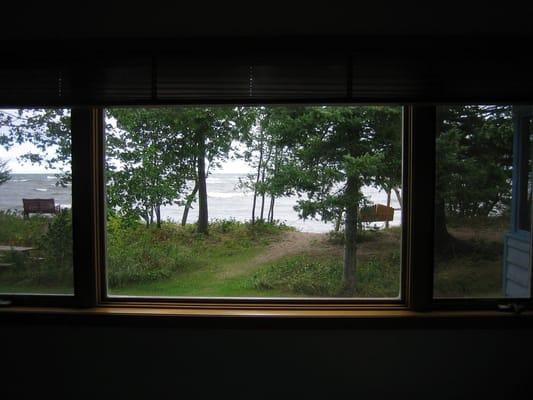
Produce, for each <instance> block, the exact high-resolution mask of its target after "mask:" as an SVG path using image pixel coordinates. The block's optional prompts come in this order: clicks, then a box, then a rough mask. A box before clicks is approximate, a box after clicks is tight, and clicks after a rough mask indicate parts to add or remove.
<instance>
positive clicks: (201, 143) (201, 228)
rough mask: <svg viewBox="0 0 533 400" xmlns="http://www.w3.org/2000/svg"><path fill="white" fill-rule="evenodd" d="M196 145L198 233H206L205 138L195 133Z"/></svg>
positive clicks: (201, 134) (207, 216)
mask: <svg viewBox="0 0 533 400" xmlns="http://www.w3.org/2000/svg"><path fill="white" fill-rule="evenodd" d="M197 146H198V160H197V161H198V162H197V166H198V171H197V173H198V175H197V176H198V233H204V234H207V233H208V223H209V215H208V210H207V183H206V173H205V138H204V135H203V133H199V134H197Z"/></svg>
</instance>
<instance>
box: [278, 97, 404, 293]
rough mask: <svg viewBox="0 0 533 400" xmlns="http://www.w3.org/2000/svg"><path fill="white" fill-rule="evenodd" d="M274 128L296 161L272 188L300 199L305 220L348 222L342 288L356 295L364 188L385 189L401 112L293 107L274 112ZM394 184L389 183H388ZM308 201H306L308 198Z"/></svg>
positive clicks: (284, 168)
mask: <svg viewBox="0 0 533 400" xmlns="http://www.w3.org/2000/svg"><path fill="white" fill-rule="evenodd" d="M270 119H271V121H270V123H271V125H272V126H275V127H276V129H277V130H278V132H279V134H280V137H282V138H283V145H285V146H287V147H289V148H290V149H291V152H292V156H291V157H289V158H288V159H287V160H286V162H285V163H284V164H283V165H282V166H280V168H279V170H278V171H277V173H276V175H275V177H274V178H273V179H272V184H275V185H276V186H277V187H278V188H279V187H283V188H284V190H283V191H284V194H285V195H291V194H293V193H296V194H298V196H299V200H298V202H297V207H296V209H297V211H298V212H299V214H300V216H301V217H302V218H310V217H311V218H318V217H319V218H321V219H322V220H323V221H335V220H336V219H338V218H339V215H341V216H343V218H344V228H345V229H344V235H345V245H344V246H345V247H344V273H343V276H344V285H345V289H346V294H349V295H350V294H353V292H354V289H355V272H356V251H357V243H356V231H357V224H358V211H359V208H360V207H361V206H362V205H364V204H365V201H366V199H365V197H364V195H363V193H362V188H363V186H365V185H377V186H383V185H385V178H386V177H389V175H390V173H388V172H387V169H388V168H389V164H388V162H387V161H386V160H385V154H387V151H388V149H387V146H386V144H387V142H388V141H389V140H390V139H391V138H393V137H394V135H393V132H395V131H396V138H397V139H398V140H400V136H401V109H400V108H399V107H396V108H395V107H325V106H323V107H293V108H283V109H273V110H272V115H271V116H270ZM389 179H390V178H389ZM304 196H305V197H304Z"/></svg>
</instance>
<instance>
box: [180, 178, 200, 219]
mask: <svg viewBox="0 0 533 400" xmlns="http://www.w3.org/2000/svg"><path fill="white" fill-rule="evenodd" d="M197 192H198V179H196V180H195V181H194V187H193V189H192V192H191V194H189V196H188V197H187V202H186V203H185V207H184V209H183V216H182V217H181V226H185V225H186V224H187V218H188V217H189V210H190V209H191V206H192V203H193V201H194V199H195V198H196V193H197Z"/></svg>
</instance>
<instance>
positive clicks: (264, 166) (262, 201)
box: [261, 148, 272, 221]
mask: <svg viewBox="0 0 533 400" xmlns="http://www.w3.org/2000/svg"><path fill="white" fill-rule="evenodd" d="M271 155H272V148H270V149H269V150H268V155H267V157H266V160H265V162H264V163H263V171H262V172H261V183H263V184H264V183H265V177H266V169H267V167H268V163H269V161H270V156H271ZM265 197H266V193H265V191H264V187H263V193H262V194H261V221H263V220H264V219H265Z"/></svg>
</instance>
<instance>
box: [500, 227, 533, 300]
mask: <svg viewBox="0 0 533 400" xmlns="http://www.w3.org/2000/svg"><path fill="white" fill-rule="evenodd" d="M529 247H530V237H529V235H528V234H524V233H508V234H507V235H505V245H504V259H503V277H502V278H503V279H502V281H503V292H504V293H503V295H504V296H505V297H518V298H520V297H529V293H530V283H531V272H530V262H529V258H530V254H529Z"/></svg>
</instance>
